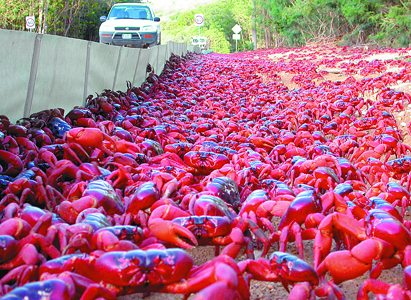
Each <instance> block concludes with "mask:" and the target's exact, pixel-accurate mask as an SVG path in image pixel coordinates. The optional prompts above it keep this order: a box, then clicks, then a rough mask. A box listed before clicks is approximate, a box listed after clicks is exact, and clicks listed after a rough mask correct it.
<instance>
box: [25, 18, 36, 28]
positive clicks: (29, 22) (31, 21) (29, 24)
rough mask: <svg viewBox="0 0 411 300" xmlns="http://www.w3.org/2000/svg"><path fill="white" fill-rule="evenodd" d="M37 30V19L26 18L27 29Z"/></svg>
mask: <svg viewBox="0 0 411 300" xmlns="http://www.w3.org/2000/svg"><path fill="white" fill-rule="evenodd" d="M35 28H36V17H34V16H29V17H26V29H35Z"/></svg>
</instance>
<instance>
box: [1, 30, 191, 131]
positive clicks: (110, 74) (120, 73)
mask: <svg viewBox="0 0 411 300" xmlns="http://www.w3.org/2000/svg"><path fill="white" fill-rule="evenodd" d="M0 41H1V42H2V45H3V46H2V47H0V66H1V68H0V91H1V97H2V99H1V101H0V115H6V116H7V117H8V118H9V119H10V121H11V122H13V123H15V122H16V121H17V120H18V119H21V118H23V117H29V116H30V115H31V114H33V113H36V112H39V111H41V110H45V109H51V108H63V109H64V110H65V113H68V112H69V111H70V110H71V109H72V108H73V107H74V106H83V105H84V103H85V99H86V98H87V96H88V95H90V94H93V95H96V94H100V93H102V92H103V91H104V90H105V89H112V90H116V91H117V90H120V91H125V90H126V89H127V81H130V82H131V83H132V85H134V86H141V84H142V83H143V82H144V81H145V79H146V76H147V74H146V69H147V64H150V65H151V66H152V67H153V68H154V71H155V73H156V74H158V75H159V74H160V73H161V72H162V70H163V69H164V65H165V63H166V61H167V60H168V59H169V57H170V56H171V54H175V55H180V56H184V55H186V54H187V51H188V50H187V45H186V44H180V43H175V42H169V43H167V45H160V46H158V47H153V48H150V49H134V48H125V47H117V46H109V45H103V44H99V43H95V42H90V41H83V40H78V39H71V38H64V37H60V36H55V35H47V34H45V35H43V34H37V33H30V32H23V31H12V30H3V29H0Z"/></svg>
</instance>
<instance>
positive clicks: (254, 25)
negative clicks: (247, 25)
mask: <svg viewBox="0 0 411 300" xmlns="http://www.w3.org/2000/svg"><path fill="white" fill-rule="evenodd" d="M251 19H252V33H253V44H254V50H257V28H256V27H257V26H256V22H255V0H252V15H251Z"/></svg>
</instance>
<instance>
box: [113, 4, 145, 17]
mask: <svg viewBox="0 0 411 300" xmlns="http://www.w3.org/2000/svg"><path fill="white" fill-rule="evenodd" d="M108 19H109V20H110V19H140V20H152V19H153V16H152V15H151V12H150V9H149V8H148V7H146V6H127V5H118V6H115V7H113V8H112V9H111V11H110V14H109V15H108Z"/></svg>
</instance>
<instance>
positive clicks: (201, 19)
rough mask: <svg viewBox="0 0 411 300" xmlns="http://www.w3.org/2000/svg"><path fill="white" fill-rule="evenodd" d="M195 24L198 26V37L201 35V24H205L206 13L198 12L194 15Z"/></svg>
mask: <svg viewBox="0 0 411 300" xmlns="http://www.w3.org/2000/svg"><path fill="white" fill-rule="evenodd" d="M194 24H195V25H196V26H198V37H200V36H201V26H204V15H203V14H196V15H195V16H194Z"/></svg>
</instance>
